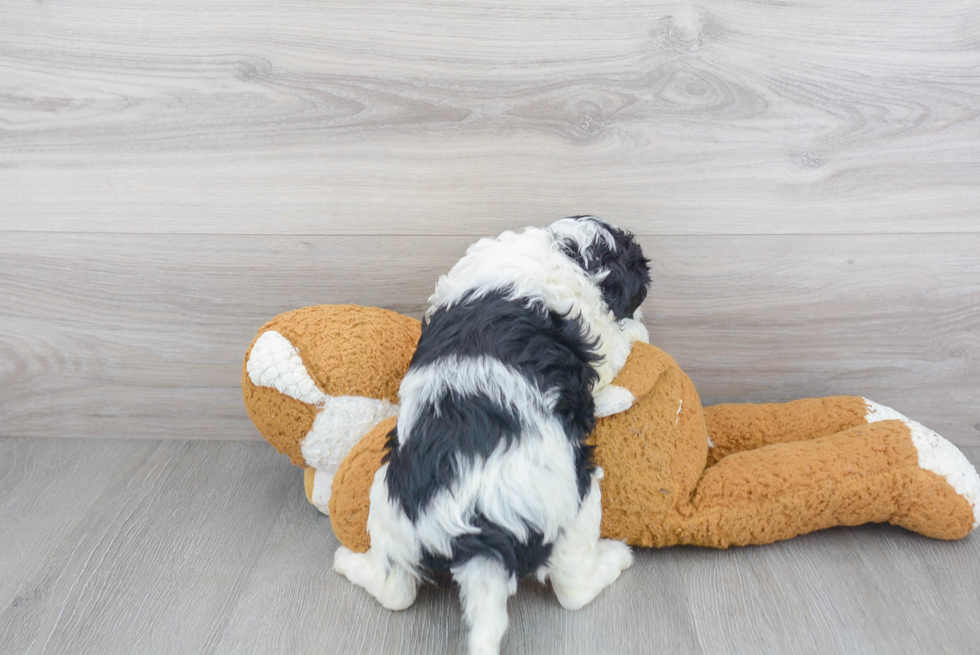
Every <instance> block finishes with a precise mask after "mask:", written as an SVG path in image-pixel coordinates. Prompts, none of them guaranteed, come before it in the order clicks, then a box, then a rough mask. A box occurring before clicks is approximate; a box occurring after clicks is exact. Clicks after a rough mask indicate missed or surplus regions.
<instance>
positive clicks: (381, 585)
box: [334, 216, 650, 655]
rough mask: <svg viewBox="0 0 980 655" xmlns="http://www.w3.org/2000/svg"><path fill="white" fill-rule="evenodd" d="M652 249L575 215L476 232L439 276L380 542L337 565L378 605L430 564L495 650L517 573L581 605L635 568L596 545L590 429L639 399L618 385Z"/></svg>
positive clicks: (405, 597) (636, 330)
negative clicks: (451, 584) (454, 587)
mask: <svg viewBox="0 0 980 655" xmlns="http://www.w3.org/2000/svg"><path fill="white" fill-rule="evenodd" d="M649 281H650V277H649V267H648V261H647V260H646V259H645V258H644V257H643V253H642V251H641V250H640V247H639V245H638V244H637V243H636V242H635V241H634V240H633V238H632V235H630V234H629V233H628V232H625V231H623V230H621V229H619V228H616V227H614V226H612V225H610V224H608V223H605V222H603V221H601V220H599V219H598V218H595V217H591V216H577V217H572V218H566V219H562V220H560V221H557V222H555V223H553V224H552V225H550V226H549V227H547V228H543V229H542V228H528V229H526V230H524V231H522V232H504V233H503V234H502V235H500V236H499V237H497V238H496V239H482V240H480V241H479V242H477V243H476V244H474V245H472V246H470V248H469V249H468V250H467V252H466V255H465V256H464V257H463V258H462V259H461V260H460V261H459V262H458V263H457V264H456V266H454V267H453V268H452V270H451V271H450V272H449V273H448V274H447V275H445V276H443V277H442V278H441V279H440V280H439V282H438V284H437V285H436V289H435V293H434V294H433V295H432V297H431V298H430V299H429V301H430V307H429V309H428V311H427V313H426V315H425V320H424V322H423V327H422V336H421V339H420V340H419V344H418V349H417V350H416V352H415V356H414V358H413V360H412V363H411V366H410V368H409V370H408V373H407V374H406V376H405V378H404V380H403V381H402V384H401V388H400V391H399V395H400V398H401V409H400V412H399V415H398V423H397V425H396V427H395V429H394V430H392V432H391V434H389V436H388V448H389V452H388V454H387V457H386V462H385V464H384V465H383V466H382V467H381V468H380V469H379V470H378V472H377V474H376V475H375V477H374V482H373V485H372V487H371V508H370V514H369V517H368V526H367V527H368V532H369V533H370V535H371V548H370V549H369V550H368V552H367V553H364V554H358V553H353V552H351V551H350V550H348V549H346V548H344V547H341V548H339V549H338V550H337V553H336V555H335V557H334V569H335V570H336V571H337V572H339V573H341V574H343V575H345V576H346V577H347V578H348V579H350V580H351V582H354V583H355V584H357V585H360V586H362V587H364V588H365V589H366V590H367V591H368V592H369V593H371V594H372V595H373V596H374V597H375V598H377V599H378V601H380V602H381V604H382V605H384V606H385V607H387V608H389V609H393V610H400V609H405V608H407V607H409V606H410V605H411V604H412V602H414V600H415V596H416V592H417V588H418V584H419V582H420V580H421V579H422V578H423V577H424V576H426V574H427V573H428V572H430V571H446V570H448V571H450V572H451V573H452V576H453V579H454V581H455V582H456V583H457V584H458V585H459V588H460V597H461V599H462V605H463V616H464V619H465V621H466V623H467V624H468V626H469V629H470V632H469V637H468V645H469V652H470V653H471V654H474V655H475V654H484V653H498V652H499V649H500V641H501V639H502V637H503V635H504V632H505V631H506V629H507V599H508V597H509V596H511V595H513V594H514V593H515V591H516V589H517V581H518V579H519V578H521V577H523V576H525V575H528V574H530V573H536V574H537V577H538V579H539V580H540V581H541V582H542V583H544V582H545V581H546V580H551V584H552V587H553V588H554V591H555V594H556V595H557V597H558V600H559V602H560V603H561V604H562V605H563V606H564V607H566V608H568V609H578V608H580V607H582V606H584V605H585V604H587V603H588V602H589V601H591V600H592V599H593V598H595V596H596V595H597V594H598V593H599V592H600V591H601V590H602V589H603V588H604V587H606V586H607V585H609V584H610V583H612V582H613V581H614V580H615V579H616V578H617V577H619V574H620V572H621V571H622V570H624V569H626V568H628V567H629V566H630V564H631V563H632V555H631V554H630V551H629V548H628V547H627V546H626V545H625V544H623V543H620V542H618V541H611V540H608V539H599V521H600V519H601V516H602V509H601V506H600V494H599V480H600V479H601V477H602V471H601V469H599V468H597V467H595V466H594V465H593V463H592V461H591V458H590V455H591V453H590V450H589V448H588V447H587V446H586V444H585V439H586V437H587V436H588V434H589V433H590V432H591V431H592V429H593V428H594V426H595V417H596V414H597V407H598V411H599V412H600V413H614V412H616V411H622V410H624V409H626V408H628V407H629V405H630V403H631V402H632V395H631V394H630V393H629V392H628V391H627V390H625V389H621V388H618V387H615V386H613V385H611V382H612V380H613V378H614V377H615V375H616V373H617V372H618V371H619V369H620V368H622V366H623V365H624V364H625V362H626V358H627V357H628V356H629V353H630V349H631V345H632V343H633V342H634V341H637V340H642V341H646V340H647V333H646V329H645V328H644V327H643V325H642V323H640V322H639V320H635V318H634V317H636V318H637V319H638V316H636V313H637V311H638V308H639V306H640V303H641V302H643V299H644V298H645V296H646V293H647V287H648V285H649Z"/></svg>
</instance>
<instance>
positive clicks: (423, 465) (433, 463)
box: [386, 393, 521, 522]
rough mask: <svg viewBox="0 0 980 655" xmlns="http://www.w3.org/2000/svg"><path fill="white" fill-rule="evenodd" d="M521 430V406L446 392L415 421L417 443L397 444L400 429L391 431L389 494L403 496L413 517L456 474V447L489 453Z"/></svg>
mask: <svg viewBox="0 0 980 655" xmlns="http://www.w3.org/2000/svg"><path fill="white" fill-rule="evenodd" d="M520 433H521V421H520V419H519V418H518V416H517V412H516V410H514V409H512V408H510V407H500V406H499V405H497V404H496V403H494V402H493V401H492V400H491V399H490V398H489V397H488V396H486V395H484V394H477V395H469V396H459V395H457V394H455V393H449V394H447V395H445V396H442V397H441V398H440V399H439V400H438V401H437V403H436V406H434V407H426V408H423V410H422V412H421V413H420V414H419V418H418V420H416V421H415V424H414V425H413V426H412V436H411V442H412V445H411V447H410V448H404V449H401V450H399V449H398V447H397V446H398V436H397V430H392V431H391V432H389V433H388V453H387V455H386V461H388V462H389V464H390V466H389V467H388V477H387V482H388V495H389V496H390V497H391V498H396V499H398V500H400V501H401V504H402V508H403V509H404V510H405V514H406V515H407V516H408V518H409V519H411V520H412V521H413V522H414V521H416V520H418V516H419V514H421V513H422V511H423V510H424V509H425V507H426V506H427V505H428V504H429V501H430V500H432V496H434V495H435V493H436V492H437V491H439V490H440V489H445V488H446V487H448V486H449V485H450V484H452V483H453V481H454V480H456V477H457V475H458V474H459V471H458V470H457V468H456V467H457V459H456V455H457V453H460V454H463V455H464V457H466V458H467V459H469V460H471V461H472V460H473V459H474V458H475V457H482V458H483V459H484V460H485V459H486V458H487V457H489V456H490V453H492V452H493V451H494V449H495V448H496V447H497V444H499V443H500V442H501V441H504V442H506V443H507V444H508V445H510V443H511V442H512V441H514V440H515V439H516V438H517V437H518V436H519V435H520Z"/></svg>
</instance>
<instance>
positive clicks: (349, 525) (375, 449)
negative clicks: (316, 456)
mask: <svg viewBox="0 0 980 655" xmlns="http://www.w3.org/2000/svg"><path fill="white" fill-rule="evenodd" d="M397 420H398V417H397V416H393V417H391V418H389V419H385V420H383V421H381V422H380V423H378V424H377V425H376V426H374V429H373V430H371V431H370V432H368V433H367V435H365V436H364V438H363V439H361V440H360V441H359V442H357V445H355V446H354V448H352V449H351V451H350V453H349V454H348V455H347V457H346V458H344V461H343V462H341V464H340V469H339V470H338V471H337V475H336V476H334V479H333V487H332V488H331V491H330V503H329V509H330V524H331V525H332V526H333V531H334V533H335V534H336V535H337V538H338V539H340V543H342V544H344V545H345V546H347V547H348V548H350V549H351V550H353V551H354V552H357V553H363V552H365V551H367V549H368V548H369V547H370V546H371V538H370V537H369V536H368V533H367V518H368V510H369V509H370V506H371V505H370V502H369V500H368V499H369V498H370V497H371V485H372V484H373V483H374V474H375V473H376V472H377V470H378V469H379V468H381V460H382V458H384V455H385V452H386V449H385V446H386V445H387V442H388V433H389V432H391V431H392V430H393V429H394V427H395V423H396V422H397Z"/></svg>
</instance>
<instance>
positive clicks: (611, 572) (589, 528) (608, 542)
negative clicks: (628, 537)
mask: <svg viewBox="0 0 980 655" xmlns="http://www.w3.org/2000/svg"><path fill="white" fill-rule="evenodd" d="M601 478H602V469H599V468H597V469H596V472H595V474H594V475H593V476H592V488H591V489H590V490H589V493H588V494H587V495H586V496H585V498H583V499H582V506H581V507H580V508H579V512H578V516H576V517H575V522H574V523H573V524H572V525H570V526H568V527H567V528H566V529H565V532H564V533H562V535H561V537H559V538H558V541H556V542H555V547H554V549H553V550H552V552H551V558H550V559H549V560H548V565H547V567H545V568H543V569H542V570H540V571H539V572H538V579H539V580H540V581H541V582H544V581H545V580H546V579H548V578H551V586H552V588H553V589H554V590H555V595H556V596H558V602H559V603H561V604H562V607H564V608H565V609H570V610H577V609H580V608H582V607H584V606H585V605H588V604H589V602H591V601H592V599H593V598H595V597H596V596H598V595H599V592H600V591H602V590H603V589H605V588H606V587H608V586H609V585H610V584H612V583H613V582H614V581H615V580H616V578H618V577H619V574H620V573H621V572H622V571H625V570H626V569H628V568H629V567H630V565H632V564H633V555H632V553H630V549H629V547H628V546H627V545H626V544H624V543H622V542H621V541H615V540H613V539H600V538H599V523H600V521H601V520H602V503H601V500H602V497H601V493H600V491H599V480H600V479H601Z"/></svg>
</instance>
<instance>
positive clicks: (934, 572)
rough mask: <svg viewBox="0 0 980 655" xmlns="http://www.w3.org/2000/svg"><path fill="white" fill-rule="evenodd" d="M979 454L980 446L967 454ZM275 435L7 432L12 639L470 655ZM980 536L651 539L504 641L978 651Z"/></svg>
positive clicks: (2, 612)
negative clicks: (354, 531)
mask: <svg viewBox="0 0 980 655" xmlns="http://www.w3.org/2000/svg"><path fill="white" fill-rule="evenodd" d="M965 452H966V453H967V455H968V457H970V459H971V460H972V461H973V462H975V463H976V462H977V461H978V460H980V448H966V449H965ZM336 546H337V541H336V538H335V537H334V536H333V533H332V532H331V529H330V524H329V521H328V519H326V518H325V517H323V516H322V515H320V514H318V513H317V512H316V511H315V510H314V509H313V508H312V507H311V506H309V505H308V504H307V503H306V501H305V499H304V498H303V493H302V485H301V479H300V474H299V471H298V469H296V468H294V467H292V466H290V465H289V463H288V462H287V461H286V459H285V458H283V457H282V456H280V455H278V454H276V453H275V452H273V450H272V448H270V447H269V446H268V445H267V444H265V443H257V442H238V443H235V442H219V441H176V440H160V441H155V440H118V439H116V440H88V439H54V438H47V439H9V438H8V439H0V651H2V652H3V653H139V652H147V653H314V652H315V653H358V654H361V653H393V654H395V653H397V654H402V653H426V654H427V653H442V652H449V653H456V652H459V649H460V646H461V644H462V639H461V629H462V626H461V615H460V610H459V607H458V601H457V598H456V595H455V592H454V591H453V590H452V589H451V588H450V586H449V584H448V583H447V582H446V581H444V580H443V581H441V582H440V584H439V585H438V586H430V587H426V588H424V589H423V591H422V593H421V595H420V597H419V600H418V602H417V603H416V604H415V606H414V607H412V608H411V609H409V610H408V611H406V612H403V613H390V612H388V611H386V610H384V609H382V608H381V607H380V606H378V605H377V604H376V603H375V602H374V601H373V600H371V599H369V598H368V597H367V596H366V595H365V594H364V593H363V592H362V591H361V590H359V589H356V588H354V587H353V586H352V585H350V584H349V583H347V582H346V581H345V580H343V579H341V578H340V577H339V576H337V575H336V574H334V573H333V572H332V571H331V568H330V562H331V560H332V554H333V551H334V549H335V547H336ZM978 607H980V536H977V535H974V536H972V537H969V538H967V539H965V540H962V541H958V542H939V541H932V540H929V539H926V538H923V537H919V536H918V535H915V534H911V533H908V532H905V531H903V530H900V529H898V528H892V527H891V526H864V527H858V528H839V529H834V530H828V531H825V532H821V533H816V534H812V535H807V536H804V537H801V538H797V539H794V540H791V541H788V542H783V543H780V544H773V545H769V546H764V547H752V548H733V549H730V550H727V551H713V550H707V549H697V548H670V549H665V550H648V551H640V552H638V553H637V557H636V564H635V565H634V566H633V568H632V569H631V570H630V571H628V572H627V573H626V574H624V577H623V578H622V579H621V581H620V582H618V583H617V584H615V585H614V586H612V587H611V588H610V589H608V590H606V591H605V592H603V594H602V595H601V596H600V597H599V598H598V599H597V600H596V601H595V602H594V603H593V604H592V605H590V606H588V607H586V608H585V609H584V610H582V611H579V612H576V613H572V612H566V611H564V610H562V609H561V608H560V607H559V606H558V603H557V602H556V601H555V600H554V598H553V596H552V594H551V593H550V592H549V591H548V590H547V589H545V588H542V587H540V586H539V585H538V584H537V583H534V582H530V581H529V582H525V583H523V584H522V585H521V588H520V590H519V591H518V594H517V596H516V597H515V598H514V599H512V600H511V602H510V616H511V629H510V631H509V632H508V635H507V637H506V638H505V643H504V652H505V653H511V654H516V653H521V654H525V653H526V654H535V655H539V654H547V653H590V654H605V653H726V654H728V653H780V654H782V653H820V654H827V653H940V652H942V653H971V652H976V644H977V640H978V637H980V613H978V612H977V608H978Z"/></svg>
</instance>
